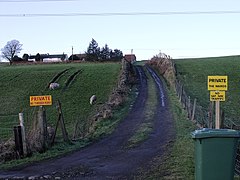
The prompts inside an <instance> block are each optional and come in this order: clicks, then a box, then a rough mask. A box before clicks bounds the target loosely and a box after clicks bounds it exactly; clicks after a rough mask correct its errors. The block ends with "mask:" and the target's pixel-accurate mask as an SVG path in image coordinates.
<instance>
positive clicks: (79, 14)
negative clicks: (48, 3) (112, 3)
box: [0, 11, 240, 17]
mask: <svg viewBox="0 0 240 180" xmlns="http://www.w3.org/2000/svg"><path fill="white" fill-rule="evenodd" d="M221 14H240V11H165V12H123V13H122V12H112V13H30V14H27V13H26V14H0V17H54V16H55V17H59V16H61V17H67V16H169V15H221Z"/></svg>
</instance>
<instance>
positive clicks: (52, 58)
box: [28, 53, 68, 62]
mask: <svg viewBox="0 0 240 180" xmlns="http://www.w3.org/2000/svg"><path fill="white" fill-rule="evenodd" d="M66 60H68V56H67V54H64V53H63V54H51V55H50V54H37V55H30V56H29V58H28V61H43V62H59V61H66Z"/></svg>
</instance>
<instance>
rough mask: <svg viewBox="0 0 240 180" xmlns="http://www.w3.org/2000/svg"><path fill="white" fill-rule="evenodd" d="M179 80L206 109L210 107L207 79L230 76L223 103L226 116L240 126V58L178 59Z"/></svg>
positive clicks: (176, 62)
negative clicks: (209, 77) (216, 76)
mask: <svg viewBox="0 0 240 180" xmlns="http://www.w3.org/2000/svg"><path fill="white" fill-rule="evenodd" d="M174 61H175V64H176V67H177V73H178V76H179V79H181V81H182V83H183V84H184V86H185V87H184V88H185V90H186V91H187V94H188V95H190V96H191V97H193V98H197V101H198V103H199V104H200V105H201V106H203V107H204V108H206V109H207V108H208V107H209V103H210V100H209V91H208V89H207V78H208V76H210V75H224V76H225V75H226V76H228V91H227V92H226V101H225V102H221V107H222V109H223V110H224V112H225V116H226V117H227V118H228V119H231V120H232V121H233V122H235V123H236V124H240V109H239V103H240V98H239V97H240V83H239V81H240V56H227V57H213V58H199V59H197V58H196V59H176V60H174Z"/></svg>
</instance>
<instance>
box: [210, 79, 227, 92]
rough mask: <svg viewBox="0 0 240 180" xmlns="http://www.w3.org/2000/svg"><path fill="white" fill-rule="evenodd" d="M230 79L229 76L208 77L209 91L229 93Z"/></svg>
mask: <svg viewBox="0 0 240 180" xmlns="http://www.w3.org/2000/svg"><path fill="white" fill-rule="evenodd" d="M227 89H228V77H227V76H208V90H209V91H227Z"/></svg>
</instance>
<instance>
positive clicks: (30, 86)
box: [0, 63, 121, 139]
mask: <svg viewBox="0 0 240 180" xmlns="http://www.w3.org/2000/svg"><path fill="white" fill-rule="evenodd" d="M66 69H68V70H67V71H66V72H65V73H63V74H62V75H61V76H60V77H59V78H58V79H57V83H59V84H60V88H59V89H56V90H49V89H47V86H48V83H49V82H50V81H51V80H52V79H53V78H54V77H55V76H56V75H57V74H59V73H60V72H62V71H64V70H66ZM78 70H80V73H78V74H77V75H76V76H75V78H74V79H73V81H71V83H70V84H69V85H68V87H67V88H66V89H65V88H64V87H65V84H66V83H67V81H68V79H69V78H70V77H71V75H73V74H74V73H75V72H77V71H78ZM120 70H121V64H119V63H101V64H100V63H99V64H98V63H71V64H44V65H18V66H5V65H0V74H1V75H0V87H1V88H0V102H1V103H0V123H1V127H0V128H7V129H8V128H10V129H11V128H13V126H14V125H17V123H18V113H19V112H23V113H24V116H25V120H26V121H28V122H27V123H31V120H32V114H33V112H34V111H35V107H30V105H29V97H30V96H33V95H52V98H53V105H52V106H46V111H47V121H48V123H49V124H51V125H52V126H55V124H56V121H57V119H58V116H57V109H56V102H57V100H60V101H61V103H62V110H63V114H64V120H65V123H66V127H67V130H68V133H69V135H70V136H72V133H73V129H74V126H75V123H76V122H77V121H79V122H81V123H84V122H85V120H86V118H87V117H88V116H89V115H90V114H91V113H92V112H94V111H96V109H97V106H96V105H94V106H91V105H90V104H89V98H90V97H91V96H92V95H93V94H96V95H97V104H101V103H104V102H106V101H107V99H108V97H109V95H110V93H111V92H112V90H113V88H114V87H116V82H117V79H118V76H119V74H120ZM3 132H4V130H3V129H1V133H0V139H3V138H8V136H9V135H12V132H9V129H8V133H6V134H5V135H4V134H3ZM6 132H7V130H6Z"/></svg>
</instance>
